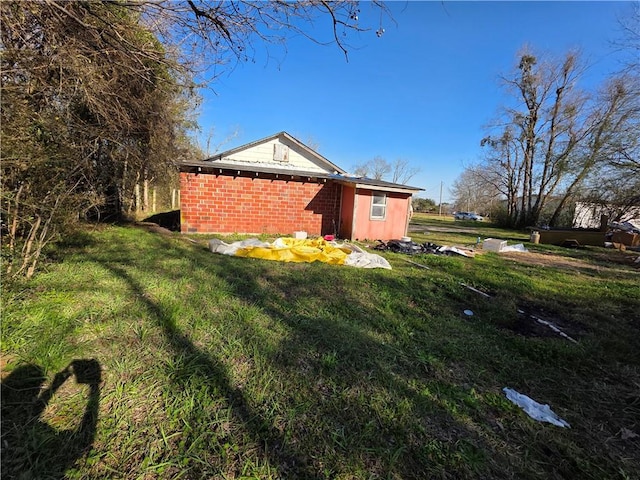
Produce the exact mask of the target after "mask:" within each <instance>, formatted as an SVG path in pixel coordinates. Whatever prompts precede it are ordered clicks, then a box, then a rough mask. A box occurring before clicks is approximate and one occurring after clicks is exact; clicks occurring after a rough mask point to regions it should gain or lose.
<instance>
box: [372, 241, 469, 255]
mask: <svg viewBox="0 0 640 480" xmlns="http://www.w3.org/2000/svg"><path fill="white" fill-rule="evenodd" d="M373 249H374V250H381V251H385V250H389V251H391V252H394V253H404V254H406V255H417V254H420V253H430V254H435V255H450V254H456V255H462V256H463V257H473V256H474V255H475V252H474V251H473V250H468V249H465V248H458V247H449V246H447V245H436V244H435V243H431V242H425V243H416V242H413V241H411V240H409V241H406V240H389V241H388V242H383V241H382V240H378V244H377V245H376V246H374V247H373Z"/></svg>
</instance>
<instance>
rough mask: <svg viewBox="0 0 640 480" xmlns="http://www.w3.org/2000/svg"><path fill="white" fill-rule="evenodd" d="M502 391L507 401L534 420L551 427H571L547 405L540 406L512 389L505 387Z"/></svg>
mask: <svg viewBox="0 0 640 480" xmlns="http://www.w3.org/2000/svg"><path fill="white" fill-rule="evenodd" d="M502 391H503V392H504V393H505V395H506V396H507V398H508V399H509V400H511V401H512V402H513V403H515V404H516V405H518V406H519V407H520V408H522V409H523V410H524V411H525V413H526V414H527V415H529V416H530V417H531V418H533V419H534V420H538V421H540V422H548V423H552V424H553V425H556V426H558V427H563V428H565V427H566V428H571V425H569V424H568V423H567V422H566V421H564V420H563V419H561V418H560V417H559V416H558V415H556V413H555V412H554V411H553V410H551V408H550V407H549V405H546V404H544V405H542V404H540V403H538V402H536V401H535V400H532V399H531V398H529V397H527V396H526V395H523V394H522V393H519V392H516V391H515V390H513V389H512V388H507V387H505V388H503V389H502Z"/></svg>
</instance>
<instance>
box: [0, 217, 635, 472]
mask: <svg viewBox="0 0 640 480" xmlns="http://www.w3.org/2000/svg"><path fill="white" fill-rule="evenodd" d="M411 230H412V231H411V233H410V235H411V236H412V237H413V239H414V240H415V241H417V242H426V241H429V242H434V243H438V244H449V245H473V244H475V242H476V240H477V237H481V238H487V237H495V238H503V239H510V243H513V242H514V241H526V240H527V238H528V237H527V234H526V233H522V232H509V231H504V230H500V229H496V228H493V227H492V226H491V225H488V224H486V223H480V224H476V223H473V222H453V220H451V219H450V218H448V219H439V218H433V217H427V216H422V215H416V217H415V218H414V223H413V225H412V229H411ZM194 238H195V237H194ZM526 246H527V247H528V248H530V250H531V252H530V253H510V254H495V253H484V254H479V255H476V256H475V258H465V257H461V256H451V257H449V256H439V255H418V256H412V257H407V256H403V255H400V254H392V253H383V255H384V256H385V257H386V258H387V259H388V260H389V261H390V263H391V264H392V266H393V270H391V271H389V270H378V269H376V270H362V269H356V268H350V267H341V266H330V265H325V264H318V263H314V264H289V263H277V262H269V261H263V260H255V259H244V258H235V257H227V256H221V255H214V254H212V253H210V252H209V251H208V250H207V249H206V239H204V238H202V237H200V238H197V239H196V240H195V242H191V241H188V239H187V238H185V237H183V236H180V235H178V234H161V233H158V232H157V231H150V230H149V229H144V228H140V227H133V226H127V227H118V226H106V227H99V228H96V229H94V230H87V231H86V232H84V233H82V234H79V235H78V236H77V237H75V238H70V239H68V241H67V244H66V245H65V246H64V248H61V249H59V250H57V251H55V252H50V254H49V263H48V264H47V265H46V267H45V268H44V271H43V272H42V273H40V274H39V275H37V276H36V277H35V278H34V279H33V280H32V281H31V282H30V283H28V284H5V285H4V288H3V291H2V305H3V315H2V335H1V340H2V444H1V447H2V472H1V473H2V477H3V479H4V478H7V479H8V478H19V479H23V478H24V479H27V478H38V479H46V478H70V479H90V478H123V479H154V478H162V479H174V478H183V479H202V478H210V479H239V478H258V479H277V478H290V479H373V478H376V479H431V478H434V479H467V478H469V479H475V478H477V479H502V478H517V479H541V478H542V479H574V478H575V479H594V480H595V479H598V480H600V479H633V478H636V479H637V478H640V474H639V473H638V472H640V287H639V285H640V281H639V280H640V269H639V268H638V267H634V265H633V260H634V259H635V258H636V256H637V254H635V255H634V254H632V253H630V252H619V251H615V250H605V249H602V248H589V249H587V250H568V249H561V248H556V247H552V246H546V245H529V244H528V243H527V244H526ZM406 260H411V261H413V262H416V263H420V264H422V265H424V266H427V267H428V269H425V268H420V267H418V266H416V265H414V264H411V263H409V262H407V261H406ZM461 283H465V284H466V285H469V286H472V287H474V288H476V289H478V290H481V291H483V292H486V293H487V294H489V295H490V296H491V298H486V297H485V296H483V295H480V294H478V293H476V292H474V291H472V290H470V289H468V288H465V287H464V286H462V285H461ZM466 309H468V310H472V311H473V312H474V315H473V316H467V315H465V314H464V313H463V312H464V310H466ZM518 310H522V311H524V312H526V315H523V314H519V313H518ZM529 314H534V315H535V316H538V317H540V318H542V319H546V320H550V321H552V322H554V324H555V325H557V326H558V327H560V328H561V329H562V330H563V331H564V332H565V333H566V334H568V335H569V336H571V337H572V338H574V339H575V340H576V341H577V343H573V342H571V341H568V340H567V339H565V338H562V337H560V336H559V335H558V334H557V333H555V332H553V331H552V330H551V329H549V328H547V327H544V326H541V325H540V324H539V323H536V322H535V321H532V320H531V317H530V316H529ZM503 387H510V388H514V389H516V390H517V391H519V392H521V393H523V394H526V395H528V396H530V397H531V398H533V399H534V400H537V401H538V402H540V403H547V404H549V405H550V407H551V408H552V409H553V410H554V411H555V412H556V413H557V414H558V415H559V416H560V417H562V418H563V419H564V420H566V421H567V422H568V423H569V424H570V425H571V428H566V429H565V428H560V427H557V426H554V425H551V424H549V423H541V422H537V421H535V420H533V419H531V418H530V417H528V416H527V415H526V414H525V413H524V412H523V411H522V410H521V409H520V408H518V407H517V406H515V405H514V404H512V403H511V402H510V401H509V400H507V399H506V397H505V395H504V393H503V391H502V389H503Z"/></svg>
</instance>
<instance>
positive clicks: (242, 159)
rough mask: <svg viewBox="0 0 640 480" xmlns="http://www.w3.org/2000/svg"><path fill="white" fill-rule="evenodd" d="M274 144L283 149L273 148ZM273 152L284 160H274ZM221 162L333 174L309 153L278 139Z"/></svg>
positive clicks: (240, 152) (223, 159) (238, 153)
mask: <svg viewBox="0 0 640 480" xmlns="http://www.w3.org/2000/svg"><path fill="white" fill-rule="evenodd" d="M276 144H277V145H281V146H283V147H285V148H284V149H283V148H282V147H275V145H276ZM287 150H288V152H287V153H288V155H284V154H283V152H285V151H287ZM274 152H275V153H277V154H279V155H280V156H281V157H283V158H284V160H282V161H278V160H274ZM221 161H222V162H225V163H238V164H242V165H245V166H246V165H256V166H263V167H264V166H275V167H278V168H282V169H289V170H303V171H305V172H318V173H333V171H332V170H330V169H327V168H326V167H324V166H321V165H320V163H319V162H318V160H317V159H315V158H314V157H313V156H312V155H311V154H310V153H308V152H306V151H304V150H302V149H300V148H299V147H298V146H297V145H294V144H290V143H289V142H282V141H281V140H280V139H279V138H276V139H273V140H271V141H268V142H265V143H261V144H260V145H254V146H253V147H249V148H247V149H244V150H241V151H239V152H235V153H233V154H231V155H230V156H228V157H223V158H222V159H221Z"/></svg>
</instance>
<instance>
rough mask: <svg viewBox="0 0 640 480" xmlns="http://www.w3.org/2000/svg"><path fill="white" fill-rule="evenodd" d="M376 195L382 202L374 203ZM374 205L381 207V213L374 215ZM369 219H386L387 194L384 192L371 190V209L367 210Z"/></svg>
mask: <svg viewBox="0 0 640 480" xmlns="http://www.w3.org/2000/svg"><path fill="white" fill-rule="evenodd" d="M376 197H382V203H380V202H378V203H376ZM375 207H382V215H375V214H374V209H375ZM369 219H370V220H386V219H387V194H386V193H385V192H373V194H372V195H371V210H370V211H369Z"/></svg>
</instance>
